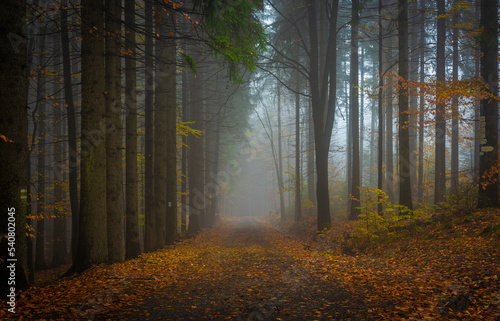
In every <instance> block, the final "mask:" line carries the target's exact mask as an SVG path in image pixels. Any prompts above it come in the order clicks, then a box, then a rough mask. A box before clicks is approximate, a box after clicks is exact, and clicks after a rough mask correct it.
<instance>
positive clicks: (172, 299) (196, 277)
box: [96, 217, 370, 320]
mask: <svg viewBox="0 0 500 321" xmlns="http://www.w3.org/2000/svg"><path fill="white" fill-rule="evenodd" d="M194 242H195V244H193V245H199V248H198V249H196V246H195V249H193V248H192V247H188V248H186V252H184V253H182V254H183V255H185V256H186V257H185V259H183V260H182V261H181V263H180V264H179V266H178V268H177V269H176V271H175V273H176V277H175V278H174V279H173V280H172V281H171V282H170V283H168V284H165V286H164V287H162V288H161V289H159V290H158V291H156V292H155V293H151V295H150V296H148V297H144V298H143V300H141V302H137V303H134V304H133V305H131V306H128V307H124V308H122V309H119V310H115V311H110V312H108V313H104V314H99V315H96V319H113V320H118V319H122V320H227V319H232V320H338V319H349V318H351V319H370V318H369V316H367V315H366V313H365V312H364V311H366V306H365V304H364V303H363V301H362V300H361V299H360V298H357V297H355V296H353V295H351V294H350V293H348V292H346V291H345V290H343V289H342V288H341V287H340V286H338V284H336V282H332V280H326V279H324V278H322V276H321V275H318V274H316V273H314V270H313V269H311V267H310V266H309V265H308V264H307V262H308V261H307V259H308V257H310V256H311V255H314V253H313V252H311V251H310V250H308V251H306V250H304V249H303V244H301V243H299V242H296V241H293V240H291V239H289V238H286V237H284V236H282V235H280V234H279V233H278V232H276V231H275V230H274V229H273V228H271V227H270V226H268V225H266V224H265V223H263V222H261V221H259V220H257V219H255V218H251V217H243V218H238V219H235V220H232V221H230V222H229V223H228V224H227V225H226V226H224V227H222V228H220V229H217V230H214V231H210V232H206V233H204V234H202V235H200V236H199V237H198V238H197V239H196V240H195V241H194Z"/></svg>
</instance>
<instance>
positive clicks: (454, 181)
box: [451, 1, 459, 192]
mask: <svg viewBox="0 0 500 321" xmlns="http://www.w3.org/2000/svg"><path fill="white" fill-rule="evenodd" d="M455 2H456V1H455ZM452 24H453V26H454V27H453V39H452V41H453V80H458V54H459V52H458V36H459V34H458V33H459V32H458V26H457V24H458V12H456V11H455V13H454V14H453V22H452ZM451 105H452V107H451V112H452V123H451V190H452V191H453V192H457V191H458V98H457V96H454V97H453V100H452V104H451Z"/></svg>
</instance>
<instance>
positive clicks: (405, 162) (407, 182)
mask: <svg viewBox="0 0 500 321" xmlns="http://www.w3.org/2000/svg"><path fill="white" fill-rule="evenodd" d="M398 11H399V13H398V27H399V42H398V46H399V77H400V79H403V80H402V81H401V80H400V81H399V103H398V107H399V170H398V173H399V204H401V205H404V206H406V207H408V209H409V210H413V202H412V194H411V164H410V131H409V126H410V123H409V117H408V87H407V86H405V85H404V81H406V80H408V0H399V3H398Z"/></svg>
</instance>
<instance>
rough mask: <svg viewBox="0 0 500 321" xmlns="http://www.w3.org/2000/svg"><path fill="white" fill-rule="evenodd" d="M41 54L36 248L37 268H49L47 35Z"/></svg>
mask: <svg viewBox="0 0 500 321" xmlns="http://www.w3.org/2000/svg"><path fill="white" fill-rule="evenodd" d="M40 42H41V46H40V56H39V60H38V72H37V86H36V105H37V106H36V107H35V110H38V115H37V120H36V122H37V127H38V144H37V145H38V155H37V159H38V162H37V176H38V177H37V185H38V187H37V195H38V196H37V204H36V217H37V223H36V243H35V244H36V248H35V269H36V270H43V269H46V268H47V264H46V263H45V203H46V197H45V175H46V173H45V169H46V168H45V167H46V166H45V147H46V146H45V145H46V134H47V133H46V128H47V126H46V121H47V120H46V108H45V103H46V101H45V95H46V93H45V84H44V82H45V78H44V77H42V68H41V66H43V65H44V52H45V37H44V36H42V38H41V41H40Z"/></svg>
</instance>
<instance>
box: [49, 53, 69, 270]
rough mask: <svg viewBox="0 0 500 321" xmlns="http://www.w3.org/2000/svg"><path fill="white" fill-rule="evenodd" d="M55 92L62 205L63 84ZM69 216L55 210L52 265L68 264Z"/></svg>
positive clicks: (57, 191)
mask: <svg viewBox="0 0 500 321" xmlns="http://www.w3.org/2000/svg"><path fill="white" fill-rule="evenodd" d="M60 56H61V55H60V51H59V49H57V51H56V57H55V58H54V64H55V65H56V66H58V67H57V68H58V70H57V73H58V74H60V69H59V66H60V63H61V61H60ZM53 84H54V86H53V87H54V88H53V92H54V93H55V94H54V96H55V97H56V98H55V103H57V104H54V203H55V204H59V205H62V204H61V203H62V202H64V200H65V199H66V195H65V193H64V191H63V186H62V184H63V182H64V166H63V155H64V153H65V151H64V142H63V141H64V140H63V135H62V133H63V121H64V118H63V115H62V113H61V106H62V104H61V102H62V99H61V96H60V94H59V93H60V90H61V82H60V81H54V83H53ZM67 219H68V217H67V215H66V213H65V211H64V210H62V209H61V207H60V206H56V207H55V208H54V241H53V247H52V249H53V253H54V256H53V259H52V265H53V266H57V265H62V264H64V263H66V256H67V254H68V253H67V252H68V250H67V237H66V232H67V227H66V226H67V224H66V223H67Z"/></svg>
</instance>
